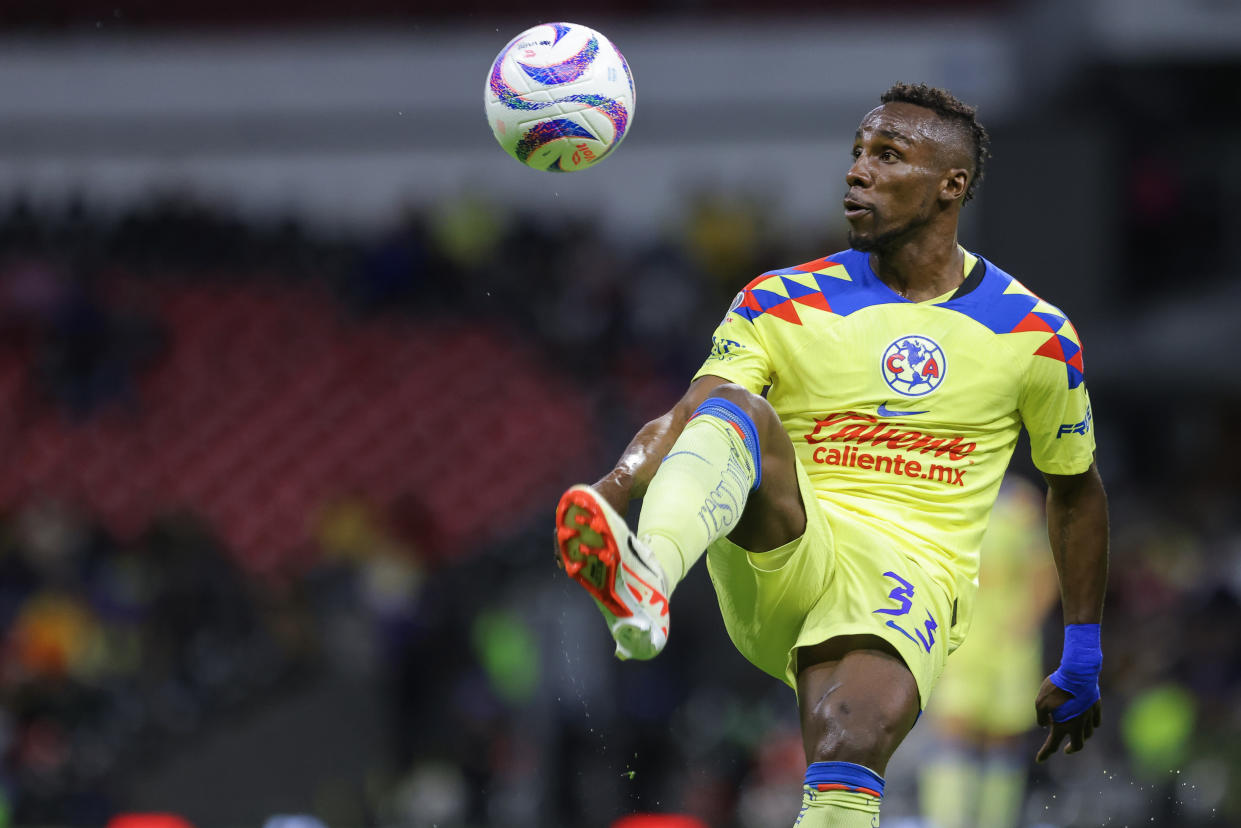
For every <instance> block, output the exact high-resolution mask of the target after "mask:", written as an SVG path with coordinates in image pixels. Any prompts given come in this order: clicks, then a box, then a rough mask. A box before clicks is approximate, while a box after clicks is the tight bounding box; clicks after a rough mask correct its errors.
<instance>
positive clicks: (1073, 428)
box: [1056, 408, 1094, 440]
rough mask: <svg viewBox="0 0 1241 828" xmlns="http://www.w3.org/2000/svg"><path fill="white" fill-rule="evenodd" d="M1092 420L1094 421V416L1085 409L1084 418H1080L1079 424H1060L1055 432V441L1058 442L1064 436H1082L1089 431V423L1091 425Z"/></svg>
mask: <svg viewBox="0 0 1241 828" xmlns="http://www.w3.org/2000/svg"><path fill="white" fill-rule="evenodd" d="M1093 419H1094V415H1093V414H1091V413H1090V409H1089V408H1087V409H1086V416H1085V417H1082V418H1081V420H1080V421H1079V422H1076V423H1061V424H1060V428H1059V429H1058V430H1057V431H1056V439H1057V440H1059V439H1060V438H1061V437H1063V436H1064V435H1066V434H1081V435H1083V436H1084V435H1085V434H1086V433H1088V432H1089V431H1090V423H1091V420H1093Z"/></svg>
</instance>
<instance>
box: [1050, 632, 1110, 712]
mask: <svg viewBox="0 0 1241 828" xmlns="http://www.w3.org/2000/svg"><path fill="white" fill-rule="evenodd" d="M1102 667H1103V647H1102V646H1101V645H1100V644H1099V625H1098V624H1069V625H1068V626H1067V627H1065V628H1064V652H1063V653H1062V654H1061V656H1060V667H1059V668H1058V669H1057V670H1056V672H1054V673H1052V674H1051V676H1050V678H1051V683H1052V684H1054V685H1056V686H1057V687H1059V688H1060V689H1061V690H1064V691H1065V692H1067V693H1072V694H1073V698H1071V699H1069V700H1068V701H1067V702H1065V703H1064V704H1062V705H1060V706H1059V707H1057V708H1056V709H1055V710H1053V711H1052V714H1051V718H1052V720H1053V721H1057V722H1067V721H1068V720H1069V719H1072V718H1074V717H1076V716H1080V715H1081V714H1083V713H1085V712H1086V711H1087V710H1089V709H1090V708H1091V707H1092V706H1093V705H1094V703H1095V702H1097V701H1098V700H1099V670H1100V669H1102Z"/></svg>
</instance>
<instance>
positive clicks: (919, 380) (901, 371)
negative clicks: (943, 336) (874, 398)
mask: <svg viewBox="0 0 1241 828" xmlns="http://www.w3.org/2000/svg"><path fill="white" fill-rule="evenodd" d="M880 370H881V371H882V372H883V380H884V382H886V383H887V384H888V387H889V388H891V389H892V390H893V391H895V392H896V393H898V394H903V395H904V396H906V397H921V396H923V395H925V394H929V393H931V392H932V391H934V390H935V389H936V388H939V386H940V385H941V384H942V383H943V381H944V376H945V375H946V374H947V371H948V360H947V357H945V356H944V349H943V348H941V347H939V344H938V343H937V342H936V341H935V340H933V339H931V338H930V337H929V336H922V335H921V334H908V335H906V336H902V337H900V338H898V339H897V340H896V341H895V342H893V343H892V344H891V345H889V346H888V347H887V349H886V350H885V351H884V352H883V358H882V359H881V360H880Z"/></svg>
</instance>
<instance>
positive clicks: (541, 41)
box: [486, 23, 634, 172]
mask: <svg viewBox="0 0 1241 828" xmlns="http://www.w3.org/2000/svg"><path fill="white" fill-rule="evenodd" d="M633 105H634V88H633V75H632V74H630V72H629V65H628V64H627V63H625V58H624V57H623V56H622V55H621V53H620V51H619V50H618V49H617V48H616V47H615V46H613V45H612V41H610V40H608V39H607V38H606V37H604V36H603V35H601V34H599V33H598V32H596V31H595V30H594V29H591V28H588V27H586V26H580V25H578V24H576V23H544V24H542V25H539V26H535V27H534V28H532V29H528V30H526V31H524V32H522V33H521V34H519V35H518V36H517V37H515V38H513V39H512V40H511V41H509V44H508V45H507V46H505V47H504V48H503V49H502V50H500V54H499V55H498V56H497V57H496V60H495V63H493V64H492V65H491V72H490V73H489V74H488V75H487V87H486V113H487V122H488V123H489V124H490V125H491V131H492V132H493V133H494V134H495V136H496V140H497V141H499V142H500V146H502V147H504V150H505V152H507V153H508V154H509V155H511V156H513V157H514V158H516V159H517V160H518V161H520V162H521V163H523V164H526V165H527V166H530V167H534V168H535V169H536V170H548V171H550V172H571V171H574V170H584V169H586V168H587V167H593V166H594V165H595V164H598V163H599V162H600V161H602V160H603V159H604V158H605V157H606V156H607V154H608V153H609V152H611V151H612V150H613V149H615V148H616V145H617V144H619V143H620V142H621V139H622V138H624V137H625V132H626V131H627V130H628V129H629V125H630V123H632V122H633Z"/></svg>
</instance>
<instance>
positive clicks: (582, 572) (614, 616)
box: [556, 486, 669, 659]
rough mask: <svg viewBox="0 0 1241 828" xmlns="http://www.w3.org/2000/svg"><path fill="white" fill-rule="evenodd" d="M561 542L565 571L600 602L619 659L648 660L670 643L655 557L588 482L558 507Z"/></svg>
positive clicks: (664, 592) (558, 542) (564, 497)
mask: <svg viewBox="0 0 1241 828" xmlns="http://www.w3.org/2000/svg"><path fill="white" fill-rule="evenodd" d="M556 546H557V548H558V549H559V552H560V558H561V561H562V562H563V563H564V570H565V572H567V573H568V574H569V577H570V578H572V579H573V580H575V581H577V582H578V583H579V584H581V585H582V587H583V588H585V590H586V591H587V592H589V593H590V597H591V598H594V599H595V603H596V604H598V605H599V611H600V612H602V613H603V617H604V620H606V621H607V623H608V629H609V630H610V631H611V633H612V637H613V638H615V639H616V657H617V658H620V659H630V658H637V659H648V658H654V657H655V656H657V655H659V651H660V650H662V649H663V648H664V645H665V644H666V643H668V621H669V615H668V598H667V589H666V588H665V587H664V576H663V572H662V571H661V570H660V566H659V564H658V563H657V562H656V560H655V557H654V555H652V554H651V552H650V550H649V549H647V548H646V546H645V545H644V544H643V543H642V542H641V541H640V540H638V539H637V538H636V537H634V534H633V533H632V532H631V531H629V526H628V525H626V523H625V519H624V518H622V517H621V516H620V515H619V514H617V513H616V510H615V509H613V508H612V507H611V506H609V505H608V504H607V502H605V501H604V500H603V498H601V497H599V495H598V494H596V492H595V490H594V489H592V488H590V487H589V486H574V487H573V488H571V489H569V490H568V491H567V492H565V493H564V495H562V496H561V498H560V503H559V504H558V505H557V506H556Z"/></svg>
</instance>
